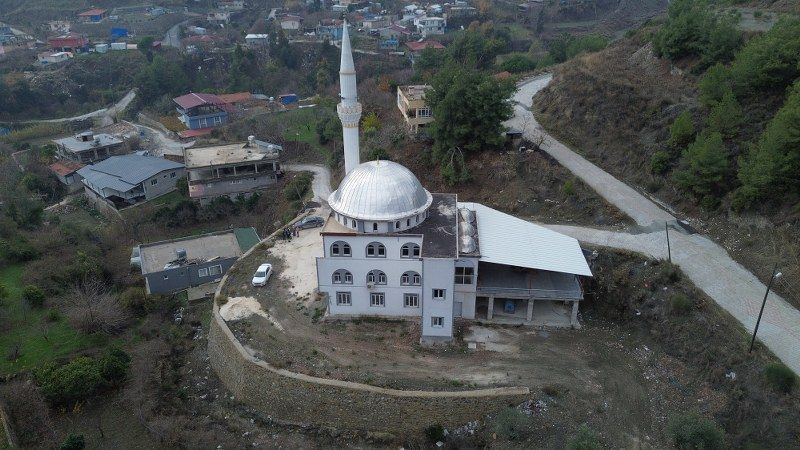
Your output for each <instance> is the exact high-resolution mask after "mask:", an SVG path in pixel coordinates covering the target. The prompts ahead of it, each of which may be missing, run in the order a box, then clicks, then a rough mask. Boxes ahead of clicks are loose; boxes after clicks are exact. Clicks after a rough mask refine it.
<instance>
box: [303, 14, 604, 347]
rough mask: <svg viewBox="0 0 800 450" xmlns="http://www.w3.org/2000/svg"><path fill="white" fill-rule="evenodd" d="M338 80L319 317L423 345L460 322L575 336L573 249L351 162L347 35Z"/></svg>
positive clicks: (404, 178) (357, 110)
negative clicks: (364, 324)
mask: <svg viewBox="0 0 800 450" xmlns="http://www.w3.org/2000/svg"><path fill="white" fill-rule="evenodd" d="M343 28H344V30H343V36H342V44H341V51H342V54H341V65H340V70H339V79H340V87H341V102H340V103H339V105H338V106H337V112H338V115H339V118H340V120H341V122H342V127H343V140H344V157H345V171H346V174H345V177H344V179H343V180H342V182H341V184H340V185H339V187H338V189H336V190H335V191H334V192H333V193H332V194H331V195H330V197H329V198H328V204H329V205H330V208H331V213H330V216H329V217H328V218H327V220H326V222H325V225H324V226H323V228H322V231H321V235H322V241H323V246H324V256H322V257H319V258H317V281H318V285H319V291H320V293H325V294H327V297H328V314H329V315H331V316H340V317H358V316H372V317H385V318H412V317H419V318H420V320H421V325H422V326H421V328H422V338H421V340H422V341H423V342H429V343H435V342H440V341H447V340H449V339H451V338H452V337H453V329H454V321H455V320H456V319H458V318H463V319H473V320H481V321H486V322H499V323H514V324H535V323H542V322H541V321H537V319H539V318H540V316H541V317H545V316H546V317H549V318H553V317H556V318H561V319H562V321H563V324H564V325H566V326H573V327H575V326H578V321H577V313H578V304H579V303H580V301H581V300H582V299H583V290H582V288H581V283H580V277H591V276H592V273H591V270H590V269H589V265H588V264H587V262H586V258H585V256H584V254H583V251H582V250H581V247H580V245H579V243H578V241H577V240H575V239H573V238H571V237H569V236H565V235H563V234H560V233H557V232H554V231H551V230H548V229H546V228H544V227H541V226H539V225H536V224H533V223H530V222H527V221H524V220H522V219H518V218H516V217H513V216H510V215H508V214H505V213H502V212H500V211H497V210H495V209H492V208H489V207H487V206H484V205H481V204H479V203H471V202H461V201H459V200H458V198H457V196H456V194H438V193H433V194H432V193H430V192H428V191H427V190H426V189H425V188H424V187H423V186H422V184H420V182H419V180H418V179H417V177H416V176H414V174H413V173H412V172H411V171H410V170H408V169H407V168H405V167H403V166H402V165H400V164H397V163H394V162H391V161H369V162H365V163H360V162H359V158H360V156H359V129H358V125H359V120H360V118H361V104H360V103H359V102H358V95H357V91H356V72H355V65H354V64H353V55H352V48H351V45H350V37H349V33H348V29H347V25H346V24H345V25H344V26H343Z"/></svg>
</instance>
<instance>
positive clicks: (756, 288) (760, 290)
mask: <svg viewBox="0 0 800 450" xmlns="http://www.w3.org/2000/svg"><path fill="white" fill-rule="evenodd" d="M550 80H552V75H550V74H547V75H542V76H539V77H536V78H533V79H531V80H528V81H526V82H524V83H521V84H520V85H519V86H518V90H517V92H516V93H515V94H514V97H513V101H514V103H515V105H514V117H513V118H512V119H510V120H509V121H508V122H507V125H508V126H510V127H513V128H516V129H519V130H521V131H522V132H523V133H524V134H525V137H526V138H528V139H530V140H532V141H536V140H537V139H540V138H541V137H543V138H544V142H543V144H542V145H541V148H542V150H544V151H545V152H547V153H548V154H549V155H551V156H552V157H553V158H555V159H556V160H557V161H558V162H559V163H560V164H562V165H563V166H564V167H566V168H567V169H569V170H570V171H571V172H572V173H573V174H574V175H575V176H577V177H578V178H580V179H581V180H583V181H584V182H585V183H586V184H588V185H589V186H591V187H592V188H593V189H594V190H595V191H596V192H597V193H598V194H600V195H601V196H602V197H603V198H605V199H606V200H608V202H609V203H611V204H612V205H614V206H616V207H617V208H619V209H620V210H622V211H623V212H625V213H626V214H627V215H629V216H630V217H632V218H633V219H634V220H635V221H636V223H637V224H638V225H639V226H640V227H642V229H643V230H644V231H645V232H643V233H641V234H628V233H618V232H613V231H606V230H597V229H592V228H584V227H575V226H565V225H550V226H549V227H550V228H551V229H553V230H556V231H559V232H562V233H565V234H567V235H570V236H572V237H574V238H576V239H578V240H580V241H582V242H588V243H591V244H595V245H601V246H606V247H613V248H621V249H626V250H631V251H635V252H639V253H643V254H645V255H648V256H651V257H654V258H666V257H667V245H666V242H667V241H666V235H665V231H663V226H664V223H666V222H672V223H674V222H675V220H676V219H675V217H674V216H673V215H671V214H669V213H668V212H666V211H664V210H663V209H661V208H660V207H659V206H658V205H657V204H656V203H654V202H653V201H651V200H650V199H648V198H647V197H645V196H644V195H642V194H640V193H639V192H638V191H636V190H635V189H633V188H631V187H630V186H628V185H626V184H625V183H623V182H622V181H620V180H618V179H616V178H614V177H613V176H612V175H610V174H609V173H607V172H605V171H604V170H602V169H601V168H599V167H597V166H596V165H594V164H592V163H591V162H589V161H587V160H586V159H585V158H583V157H582V156H580V155H578V154H577V153H575V152H573V151H572V150H570V149H569V148H568V147H567V146H566V145H564V144H562V143H560V142H558V140H556V139H555V138H554V137H553V136H551V135H549V134H548V133H547V132H546V131H545V130H544V129H543V128H542V127H541V126H540V125H539V124H538V123H537V122H536V119H535V118H534V116H533V114H532V113H531V111H530V107H531V103H532V101H533V96H534V95H535V94H536V93H537V92H539V91H540V90H541V89H542V88H544V87H545V86H547V84H548V83H549V82H550ZM648 230H649V232H647V231H648ZM653 230H659V231H653ZM670 239H671V243H672V261H673V262H674V263H675V264H677V265H678V266H680V268H681V269H682V270H683V272H684V273H685V274H686V275H687V276H688V277H689V278H690V279H691V280H692V281H693V282H694V283H695V285H697V287H699V288H700V289H702V290H703V292H705V293H706V294H707V295H708V296H709V297H711V298H712V299H714V301H716V302H717V304H719V305H720V306H721V307H722V308H724V309H725V310H726V311H728V312H729V313H730V314H731V315H732V316H734V317H735V318H736V319H737V320H738V321H739V322H741V323H742V325H744V327H745V329H747V331H748V332H750V333H752V332H753V329H754V328H755V323H756V319H757V317H758V312H759V309H760V308H761V301H762V299H763V297H764V292H765V291H766V289H767V288H766V286H765V285H764V284H763V283H761V282H760V281H759V280H758V278H756V276H755V275H753V274H752V273H750V271H748V270H747V269H745V268H744V267H743V266H742V265H741V264H739V263H737V262H736V261H734V260H733V259H732V258H731V257H730V255H728V252H727V251H725V249H723V248H722V247H720V246H719V245H717V244H716V243H714V242H713V241H711V240H710V239H708V238H707V237H705V236H702V235H698V234H694V235H689V234H684V233H680V232H677V231H673V232H670ZM758 339H759V340H760V341H761V342H763V343H764V345H766V346H767V347H768V348H769V349H770V350H772V352H773V353H775V355H776V356H777V357H778V358H780V359H781V360H782V361H783V362H784V363H785V364H786V365H787V366H789V367H791V368H792V370H794V371H795V372H796V373H798V374H800V312H799V311H798V310H797V309H795V308H794V307H792V306H791V305H789V304H788V303H787V302H786V301H785V300H784V299H783V298H782V297H780V296H779V295H776V294H775V293H770V296H769V298H768V300H767V306H766V308H765V309H764V316H763V317H762V319H761V325H760V326H759V329H758Z"/></svg>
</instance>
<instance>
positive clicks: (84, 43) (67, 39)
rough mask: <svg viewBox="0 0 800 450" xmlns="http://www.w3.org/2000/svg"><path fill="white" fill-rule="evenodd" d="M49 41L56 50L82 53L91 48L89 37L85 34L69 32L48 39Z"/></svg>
mask: <svg viewBox="0 0 800 450" xmlns="http://www.w3.org/2000/svg"><path fill="white" fill-rule="evenodd" d="M47 43H48V44H49V45H50V48H52V49H53V50H54V51H57V52H72V53H81V52H84V51H86V50H87V49H88V48H89V39H87V38H86V36H85V35H83V34H78V33H67V34H64V35H61V36H56V37H51V38H48V39H47Z"/></svg>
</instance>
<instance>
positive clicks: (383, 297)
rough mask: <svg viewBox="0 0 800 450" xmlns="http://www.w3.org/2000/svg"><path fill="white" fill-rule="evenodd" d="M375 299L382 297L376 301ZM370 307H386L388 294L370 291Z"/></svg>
mask: <svg viewBox="0 0 800 450" xmlns="http://www.w3.org/2000/svg"><path fill="white" fill-rule="evenodd" d="M375 299H380V302H376V301H375ZM369 307H370V308H385V307H386V294H385V293H383V292H370V294H369Z"/></svg>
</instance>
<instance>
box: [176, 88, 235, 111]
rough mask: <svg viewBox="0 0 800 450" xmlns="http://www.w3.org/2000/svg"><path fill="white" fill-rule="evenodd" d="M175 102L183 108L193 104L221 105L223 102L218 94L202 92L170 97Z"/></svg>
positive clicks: (191, 106)
mask: <svg viewBox="0 0 800 450" xmlns="http://www.w3.org/2000/svg"><path fill="white" fill-rule="evenodd" d="M172 101H174V102H175V103H177V104H178V106H180V107H181V108H183V109H189V108H194V107H195V106H201V105H208V104H211V105H221V104H223V103H225V102H223V101H222V99H220V98H219V97H218V96H216V95H214V94H204V93H195V92H190V93H188V94H186V95H181V96H180V97H175V98H173V99H172Z"/></svg>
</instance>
